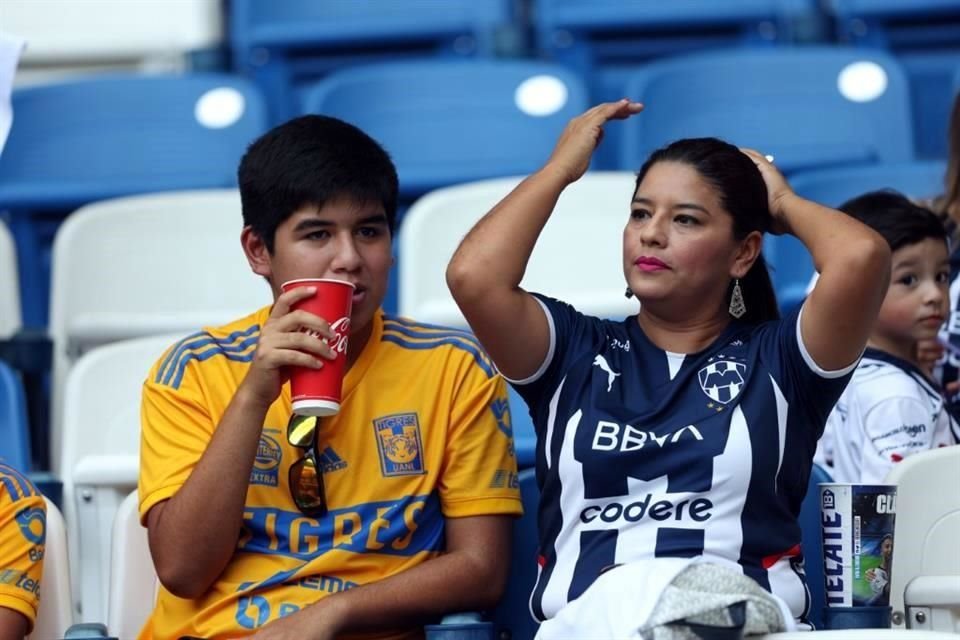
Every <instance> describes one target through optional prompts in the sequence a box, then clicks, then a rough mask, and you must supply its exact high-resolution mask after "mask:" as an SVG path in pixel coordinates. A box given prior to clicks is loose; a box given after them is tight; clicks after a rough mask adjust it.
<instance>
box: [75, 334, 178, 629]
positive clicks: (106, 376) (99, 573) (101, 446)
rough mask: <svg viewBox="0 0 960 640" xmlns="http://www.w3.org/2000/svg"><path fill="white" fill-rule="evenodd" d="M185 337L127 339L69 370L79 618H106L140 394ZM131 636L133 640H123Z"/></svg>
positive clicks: (134, 457) (135, 457)
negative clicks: (112, 555) (114, 543)
mask: <svg viewBox="0 0 960 640" xmlns="http://www.w3.org/2000/svg"><path fill="white" fill-rule="evenodd" d="M182 337H183V336H182V335H169V336H152V337H149V338H139V339H136V340H126V341H122V342H117V343H114V344H110V345H106V346H102V347H99V348H97V349H94V350H93V351H91V352H89V353H87V354H86V355H84V356H83V357H82V358H80V360H79V361H78V362H77V363H76V365H75V366H74V367H73V369H71V371H70V374H69V376H68V379H67V386H66V397H65V401H64V415H63V447H62V459H61V460H60V464H59V465H58V466H59V468H60V470H61V471H60V474H61V477H62V479H63V504H64V513H65V514H66V518H67V526H68V530H69V533H70V535H69V539H70V558H71V561H72V563H73V567H72V568H73V571H72V574H73V576H74V590H73V591H74V594H75V597H76V598H77V600H78V603H79V605H80V606H81V611H82V616H81V619H82V620H83V621H85V622H102V621H104V620H106V618H107V607H106V605H107V594H108V583H107V576H108V575H109V569H110V546H111V540H110V536H111V530H112V526H113V521H114V516H115V514H116V511H117V508H118V507H119V505H120V503H121V502H122V501H123V499H124V497H125V496H126V495H127V494H128V493H129V492H130V491H131V490H133V489H135V488H136V486H137V476H138V474H139V470H140V462H139V451H140V393H141V388H142V386H143V381H144V380H145V379H146V377H147V373H148V372H149V370H150V367H151V366H153V363H154V362H155V361H156V360H157V358H159V357H160V356H161V355H162V354H163V352H164V350H166V348H167V347H169V346H170V345H172V344H173V343H174V342H176V341H177V340H178V339H179V338H182ZM121 637H131V636H121Z"/></svg>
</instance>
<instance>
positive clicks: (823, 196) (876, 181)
mask: <svg viewBox="0 0 960 640" xmlns="http://www.w3.org/2000/svg"><path fill="white" fill-rule="evenodd" d="M946 172H947V163H946V162H942V161H937V160H929V161H923V162H906V163H897V164H878V165H870V166H864V167H844V168H840V169H825V170H822V171H805V172H803V173H798V174H796V175H794V176H793V177H792V178H791V179H790V185H791V186H792V187H793V189H794V191H796V192H797V193H798V194H800V195H801V196H803V197H804V198H808V199H810V200H815V201H816V202H820V203H823V204H825V205H827V206H829V207H839V206H840V205H841V204H843V203H844V202H846V201H847V200H849V199H851V198H855V197H856V196H859V195H862V194H864V193H867V192H868V191H877V190H880V189H894V190H895V191H899V192H900V193H903V194H904V195H906V196H909V197H911V198H914V199H918V200H923V199H927V198H932V197H934V196H937V195H940V194H941V193H943V187H944V185H943V179H944V175H945V174H946Z"/></svg>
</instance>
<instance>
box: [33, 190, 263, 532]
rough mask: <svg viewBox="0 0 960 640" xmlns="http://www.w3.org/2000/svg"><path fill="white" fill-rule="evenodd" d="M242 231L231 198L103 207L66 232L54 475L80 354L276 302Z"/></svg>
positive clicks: (148, 200) (57, 336)
mask: <svg viewBox="0 0 960 640" xmlns="http://www.w3.org/2000/svg"><path fill="white" fill-rule="evenodd" d="M242 228H243V221H242V217H241V212H240V196H239V193H238V192H237V191H236V190H232V189H211V190H199V191H181V192H166V193H157V194H150V195H143V196H134V197H129V198H117V199H114V200H106V201H102V202H97V203H94V204H91V205H88V206H85V207H82V208H81V209H79V210H77V211H76V212H74V213H73V214H72V215H71V216H70V217H69V218H67V220H66V222H64V224H63V226H61V227H60V229H59V231H58V232H57V236H56V239H55V241H54V248H53V267H52V270H53V276H52V289H51V300H50V335H51V338H52V340H53V389H52V411H51V413H52V420H51V438H50V442H51V463H52V465H53V470H54V472H56V473H61V474H65V473H68V472H69V469H62V468H60V466H59V465H60V460H61V445H62V441H63V431H62V424H63V419H62V417H63V400H64V395H63V389H64V383H65V381H66V375H67V371H69V369H70V366H71V364H72V363H73V362H75V361H76V359H77V358H78V357H79V356H80V355H81V354H83V353H84V352H85V351H88V350H89V349H91V348H93V347H95V346H97V345H102V344H107V343H110V342H115V341H117V340H123V339H129V338H137V337H141V336H149V335H158V334H163V333H176V332H181V333H183V334H186V333H191V332H193V331H196V330H197V329H198V328H199V327H201V326H203V325H210V324H222V323H225V322H229V321H230V320H233V319H234V318H237V317H240V316H242V315H244V314H247V313H250V312H251V311H253V310H254V309H257V308H258V307H260V306H263V305H266V304H268V303H269V302H270V301H271V295H270V289H269V287H268V286H267V284H266V283H265V282H264V281H263V280H262V279H261V278H259V277H258V276H256V275H254V274H253V273H252V272H251V271H250V267H249V265H248V264H247V262H246V259H245V258H244V254H243V250H242V248H241V246H240V231H241V229H242ZM67 519H68V520H69V516H68V518H67Z"/></svg>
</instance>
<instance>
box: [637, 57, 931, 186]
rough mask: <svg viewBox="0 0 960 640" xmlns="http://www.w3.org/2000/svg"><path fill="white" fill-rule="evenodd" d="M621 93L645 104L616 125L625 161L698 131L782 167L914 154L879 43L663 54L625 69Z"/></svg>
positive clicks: (898, 82) (900, 97)
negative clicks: (637, 113)
mask: <svg viewBox="0 0 960 640" xmlns="http://www.w3.org/2000/svg"><path fill="white" fill-rule="evenodd" d="M786 77H788V78H790V81H789V82H784V80H783V79H784V78H786ZM624 95H628V96H630V97H631V98H633V99H635V100H639V101H641V102H644V103H645V104H646V105H647V108H646V109H645V111H644V113H643V115H642V116H641V117H639V118H631V119H630V120H628V121H626V122H625V123H624V136H625V137H624V140H623V144H622V154H621V167H622V168H624V169H631V170H636V169H638V168H639V167H640V166H641V165H642V164H643V162H644V161H645V160H646V159H647V157H648V156H649V155H650V153H651V152H652V151H654V150H655V149H658V148H660V147H662V146H664V145H665V144H667V143H669V142H672V141H674V140H677V139H680V138H695V137H701V136H713V137H718V138H722V139H724V140H726V141H728V142H731V143H733V144H736V145H737V146H741V147H752V148H754V149H758V150H760V151H762V152H763V153H767V154H772V155H773V156H774V157H775V162H776V164H777V166H778V167H779V168H780V169H781V170H783V171H786V172H795V171H798V170H801V169H812V168H818V167H826V166H838V165H848V164H866V163H878V162H902V161H908V160H911V159H912V158H913V136H912V133H911V129H910V122H911V121H910V117H911V116H910V113H911V112H910V100H909V88H908V86H907V81H906V78H905V76H904V73H903V71H902V69H901V68H900V65H899V64H898V63H897V62H896V60H894V59H893V58H892V57H890V56H888V55H886V54H884V53H881V52H878V51H870V50H856V49H843V48H839V47H837V48H825V47H824V48H816V47H811V48H807V47H803V48H796V49H774V50H770V51H763V52H760V51H755V50H745V49H738V50H728V51H715V52H710V53H709V54H702V55H693V56H687V57H683V58H676V59H670V60H662V61H657V62H653V63H651V64H649V65H647V66H646V67H644V68H642V69H640V70H638V71H636V72H635V73H633V74H631V77H630V79H629V80H628V81H627V84H626V87H625V94H624ZM690 96H696V99H695V100H694V99H690Z"/></svg>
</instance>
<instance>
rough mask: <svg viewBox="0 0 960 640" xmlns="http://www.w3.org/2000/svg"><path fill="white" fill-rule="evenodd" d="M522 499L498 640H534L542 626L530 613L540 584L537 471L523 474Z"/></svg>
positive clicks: (497, 612) (498, 612) (497, 615)
mask: <svg viewBox="0 0 960 640" xmlns="http://www.w3.org/2000/svg"><path fill="white" fill-rule="evenodd" d="M520 497H521V499H522V500H523V517H521V518H517V519H516V520H514V521H513V538H512V540H513V549H512V556H511V562H510V576H509V578H508V579H507V588H506V591H505V592H504V594H503V597H502V598H501V599H500V604H499V605H497V607H496V609H494V610H493V612H492V614H491V618H492V620H493V623H494V625H495V627H496V630H497V633H498V635H497V637H499V638H511V639H512V640H533V636H534V635H535V634H536V632H537V628H538V627H539V626H540V625H539V624H538V623H537V622H536V620H534V619H533V616H532V615H531V613H530V605H529V602H530V593H531V592H532V591H533V585H534V583H535V582H536V580H537V570H538V569H537V566H538V564H537V557H538V555H539V552H538V548H539V546H540V537H539V533H538V530H537V507H538V505H539V502H540V490H539V489H538V488H537V478H536V475H535V474H534V470H533V469H525V470H523V471H521V472H520Z"/></svg>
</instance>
